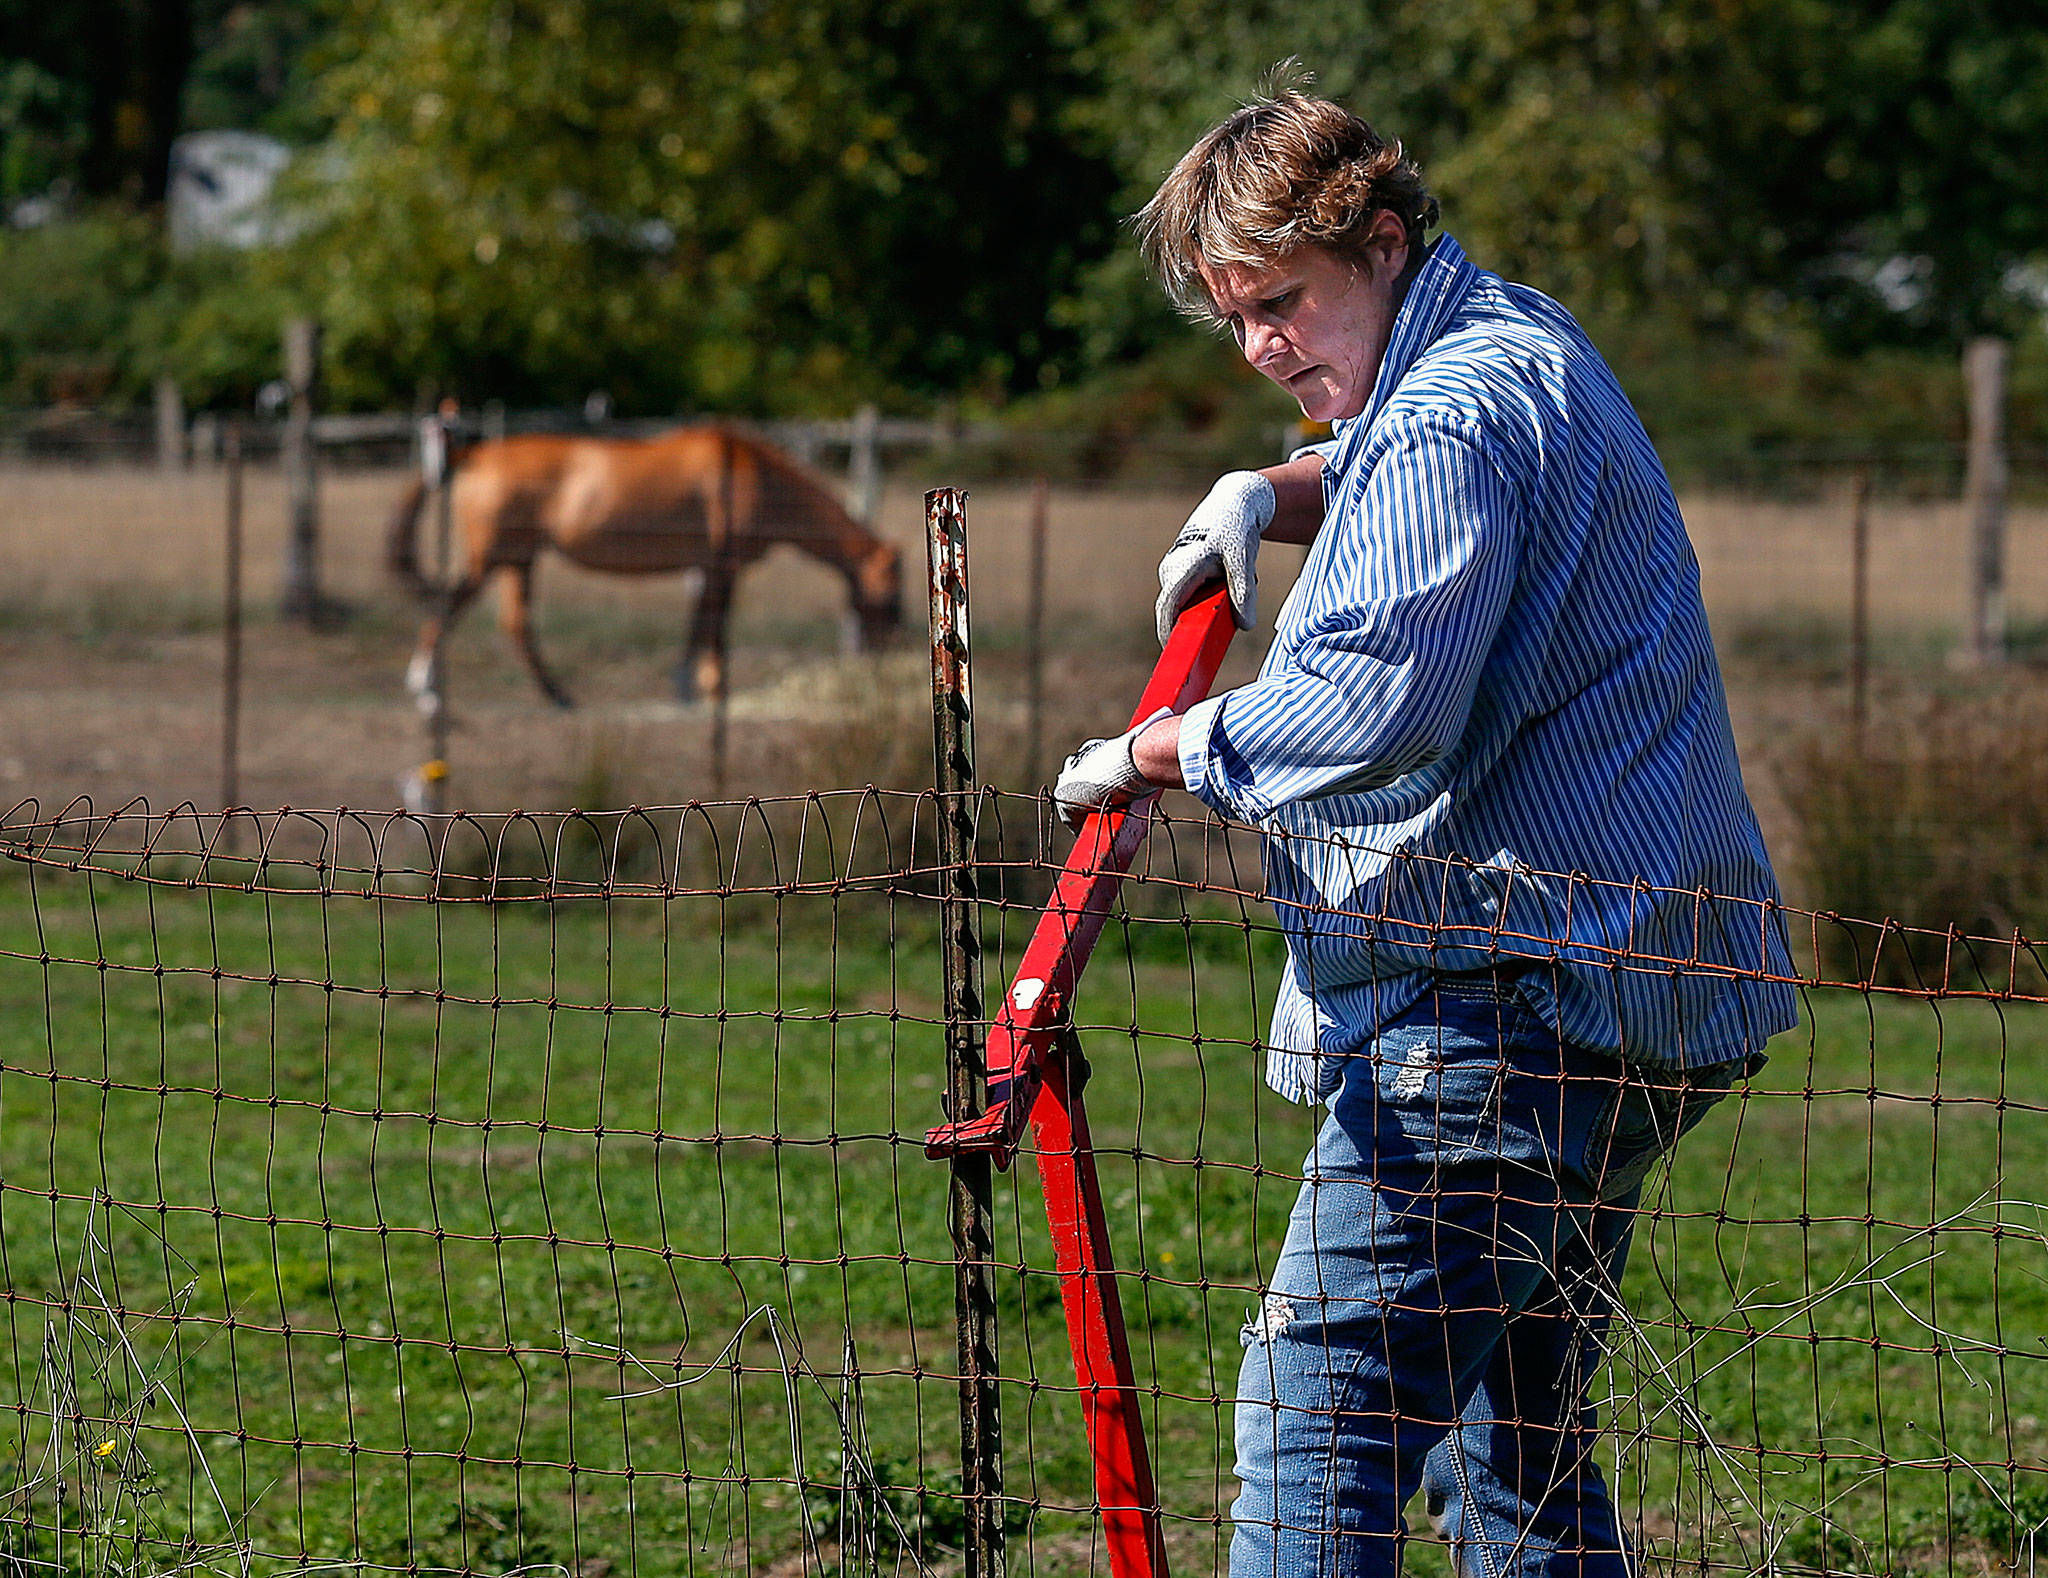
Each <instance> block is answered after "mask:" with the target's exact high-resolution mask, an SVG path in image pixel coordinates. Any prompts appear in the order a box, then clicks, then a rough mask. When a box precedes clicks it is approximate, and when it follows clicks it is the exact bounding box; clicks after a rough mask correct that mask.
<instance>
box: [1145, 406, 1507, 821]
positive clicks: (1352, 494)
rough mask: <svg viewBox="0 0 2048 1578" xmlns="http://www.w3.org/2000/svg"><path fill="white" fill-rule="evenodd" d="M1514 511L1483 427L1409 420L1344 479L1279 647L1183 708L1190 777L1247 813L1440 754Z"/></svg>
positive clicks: (1200, 790) (1491, 617)
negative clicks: (1238, 681) (1250, 672)
mask: <svg viewBox="0 0 2048 1578" xmlns="http://www.w3.org/2000/svg"><path fill="white" fill-rule="evenodd" d="M1521 520H1522V510H1521V508H1520V505H1519V503H1518V501H1517V499H1516V496H1515V492H1514V489H1513V488H1512V487H1511V486H1510V484H1509V483H1508V481H1507V480H1506V478H1504V477H1503V476H1502V474H1501V472H1500V470H1499V469H1498V467H1496V466H1495V465H1494V463H1493V462H1492V461H1491V460H1490V459H1489V458H1488V457H1487V455H1486V454H1485V453H1484V452H1483V451H1482V450H1481V448H1480V445H1479V442H1478V436H1477V434H1476V432H1474V431H1470V430H1467V429H1465V428H1464V427H1462V426H1460V425H1457V424H1454V423H1451V422H1447V421H1444V420H1441V419H1436V420H1430V419H1423V420H1411V421H1410V422H1409V423H1408V424H1407V425H1406V426H1405V427H1404V428H1403V429H1402V430H1401V431H1400V432H1398V433H1397V434H1396V435H1395V436H1394V437H1393V439H1392V440H1391V442H1390V443H1389V445H1388V447H1387V448H1386V450H1385V451H1384V452H1383V453H1382V454H1381V455H1380V456H1379V457H1378V460H1377V462H1376V463H1375V464H1374V465H1373V466H1372V468H1371V470H1370V471H1369V473H1367V474H1366V475H1365V476H1364V477H1362V478H1358V477H1346V478H1344V479H1342V480H1341V481H1340V483H1339V485H1338V489H1337V497H1336V500H1335V502H1334V503H1333V505H1332V508H1331V512H1330V519H1329V522H1328V524H1326V525H1325V526H1324V528H1323V531H1322V533H1321V534H1320V538H1321V539H1324V540H1319V541H1318V543H1317V552H1316V553H1315V554H1314V555H1312V556H1311V560H1310V564H1309V566H1308V570H1307V574H1308V576H1309V577H1310V578H1311V579H1309V580H1308V581H1307V582H1306V583H1305V584H1304V585H1303V586H1300V587H1297V589H1296V596H1297V597H1301V598H1303V599H1304V601H1303V602H1302V603H1301V605H1300V606H1299V607H1298V608H1293V609H1290V613H1289V617H1288V628H1287V629H1286V630H1284V631H1283V632H1282V640H1283V643H1284V644H1283V648H1282V651H1281V655H1280V660H1279V661H1277V662H1275V663H1273V664H1271V665H1269V667H1268V671H1267V673H1265V674H1264V675H1262V676H1261V677H1260V678H1259V679H1258V680H1257V681H1256V682H1254V683H1253V684H1250V685H1246V686H1243V687H1241V688H1239V689H1237V690H1232V691H1226V692H1225V693H1224V694H1223V695H1221V696H1216V697H1212V698H1210V699H1209V700H1208V701H1205V702H1201V703H1198V704H1197V705H1195V706H1194V707H1191V708H1190V709H1189V710H1188V712H1187V714H1186V716H1185V717H1184V718H1183V719H1182V722H1181V733H1180V757H1181V773H1182V777H1183V779H1184V781H1185V782H1186V783H1187V785H1188V787H1189V789H1190V790H1192V791H1193V792H1194V793H1195V794H1196V795H1197V796H1199V797H1200V798H1201V799H1202V800H1203V801H1204V802H1205V803H1207V804H1208V805H1210V806H1212V807H1214V808H1215V809H1216V810H1217V811H1220V812H1222V813H1223V814H1224V815H1226V816H1231V817H1236V818H1238V819H1240V820H1245V821H1250V820H1254V819H1256V818H1258V817H1260V816H1263V815H1265V814H1266V813H1268V812H1270V811H1272V810H1274V809H1275V808H1276V807H1279V806H1282V805H1285V804H1287V803H1289V802H1291V801H1295V800H1306V799H1311V798H1314V797H1316V796H1319V795H1331V794H1342V793H1350V792H1356V791H1359V790H1364V789H1372V788H1377V787H1379V786H1381V785H1383V784H1388V783H1392V782H1393V781H1394V780H1395V779H1397V778H1400V777H1401V776H1403V775H1404V774H1406V773H1410V772H1413V771H1415V770H1416V769H1417V768H1420V767H1424V766H1427V765H1428V764H1429V763H1431V762H1433V761H1435V760H1436V759H1437V758H1438V757H1439V756H1441V755H1443V754H1444V753H1445V752H1446V751H1448V750H1449V749H1450V748H1451V747H1452V746H1453V745H1455V744H1456V743H1457V741H1458V738H1459V736H1460V735H1461V734H1462V733H1463V732H1464V726H1465V719H1466V717H1467V715H1468V714H1469V712H1470V711H1471V707H1472V695H1473V691H1474V689H1475V688H1476V686H1477V685H1478V682H1479V675H1480V672H1481V670H1482V669H1483V668H1484V666H1485V663H1486V656H1487V653H1488V652H1489V651H1490V650H1491V649H1492V647H1493V642H1494V636H1495V633H1496V631H1497V630H1498V629H1499V626H1500V621H1501V616H1502V614H1503V612H1504V610H1505V609H1506V607H1507V602H1508V597H1509V594H1510V592H1511V591H1512V589H1513V586H1514V581H1515V572H1516V567H1517V564H1518V562H1519V557H1520V537H1521ZM1318 561H1320V562H1318ZM1291 601H1292V599H1290V602H1291Z"/></svg>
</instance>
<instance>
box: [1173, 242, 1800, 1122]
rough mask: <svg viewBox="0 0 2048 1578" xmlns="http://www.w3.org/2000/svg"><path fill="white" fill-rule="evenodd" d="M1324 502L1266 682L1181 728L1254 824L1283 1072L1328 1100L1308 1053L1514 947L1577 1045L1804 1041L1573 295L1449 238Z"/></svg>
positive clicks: (1223, 804) (1761, 856) (1631, 431)
mask: <svg viewBox="0 0 2048 1578" xmlns="http://www.w3.org/2000/svg"><path fill="white" fill-rule="evenodd" d="M1323 487H1324V498H1325V503H1326V510H1325V514H1324V520H1323V526H1322V529H1321V531H1320V532H1319V533H1318V534H1317V536H1316V540H1315V543H1314V546H1313V547H1312V548H1311V549H1310V551H1309V555H1308V560H1307V563H1306V564H1305V566H1304V567H1303V570H1302V574H1301V577H1300V580H1299V581H1298V582H1297V583H1296V585H1295V588H1294V591H1293V592H1292V594H1291V595H1290V596H1289V597H1288V599H1287V601H1286V604H1285V605H1284V606H1283V607H1282V608H1281V610H1280V615H1279V621H1278V626H1277V629H1276V631H1275V635H1274V641H1273V646H1272V649H1271V651H1270V652H1269V653H1268V655H1267V658H1266V662H1265V666H1264V668H1263V669H1262V670H1261V672H1260V675H1259V678H1258V679H1257V680H1256V681H1254V682H1253V683H1252V684H1249V685H1246V686H1243V687H1242V688H1240V689H1237V690H1234V691H1229V692H1226V693H1225V694H1223V695H1221V696H1216V697H1212V698H1211V699H1209V700H1208V701H1205V702H1202V703H1200V704H1198V705H1196V706H1194V707H1192V708H1190V709H1189V710H1188V713H1187V715H1186V717H1185V719H1184V720H1183V722H1182V726H1181V736H1180V740H1181V746H1180V754H1181V769H1182V772H1183V774H1184V775H1185V778H1186V781H1187V783H1188V785H1189V787H1190V788H1191V789H1192V790H1193V792H1194V793H1195V794H1197V795H1198V796H1200V797H1201V799H1202V800H1203V801H1205V802H1206V803H1207V804H1208V805H1210V806H1212V807H1214V808H1215V809H1216V810H1217V811H1219V812H1221V813H1222V814H1224V815H1225V816H1229V817H1234V818H1237V819H1239V820H1241V821H1247V822H1256V823H1258V824H1259V825H1260V826H1262V827H1263V828H1264V829H1265V830H1266V832H1267V835H1268V837H1267V842H1266V882H1267V891H1268V894H1269V896H1270V898H1271V899H1272V901H1273V903H1274V905H1275V906H1276V909H1277V911H1278V913H1279V916H1280V920H1281V924H1282V926H1283V928H1284V929H1285V932H1286V935H1287V941H1288V970H1287V974H1286V977H1285V979H1284V980H1283V982H1282V986H1281V994H1280V1001H1279V1003H1278V1004H1276V1007H1275V1011H1274V1026H1273V1031H1272V1034H1271V1037H1270V1039H1271V1041H1272V1044H1273V1047H1274V1054H1273V1057H1272V1060H1271V1063H1270V1065H1269V1069H1268V1079H1269V1081H1270V1082H1271V1083H1272V1084H1273V1086H1274V1087H1275V1088H1276V1089H1278V1090H1280V1091H1281V1092H1282V1093H1283V1094H1286V1095H1289V1096H1292V1097H1294V1098H1295V1099H1298V1100H1299V1099H1308V1098H1309V1097H1311V1096H1313V1095H1315V1094H1316V1093H1318V1092H1319V1091H1325V1090H1327V1089H1328V1088H1330V1087H1331V1085H1333V1084H1334V1076H1335V1074H1336V1068H1335V1066H1334V1063H1329V1062H1326V1063H1325V1064H1324V1066H1323V1067H1321V1068H1318V1067H1317V1066H1316V1061H1315V1059H1314V1057H1313V1056H1312V1055H1296V1054H1312V1053H1314V1052H1317V1051H1319V1052H1320V1053H1321V1054H1322V1055H1323V1057H1324V1058H1325V1059H1326V1060H1327V1059H1334V1058H1336V1057H1340V1056H1343V1055H1345V1054H1349V1053H1353V1052H1357V1051H1360V1050H1362V1049H1366V1048H1369V1046H1370V1044H1371V1042H1372V1038H1373V1036H1374V1033H1375V1032H1376V1031H1377V1029H1378V1027H1379V1026H1380V1025H1381V1024H1382V1023H1384V1022H1385V1021H1387V1020H1388V1019H1390V1018H1392V1017H1393V1016H1394V1015H1396V1014H1398V1013H1400V1012H1402V1011H1403V1010H1404V1009H1406V1008H1407V1007H1408V1006H1410V1005H1411V1004H1412V1003H1414V1002H1415V1000H1416V999H1417V998H1418V997H1419V996H1420V995H1421V994H1422V992H1423V990H1424V989H1425V988H1426V987H1427V985H1428V982H1429V980H1430V975H1431V972H1433V971H1434V972H1445V971H1456V970H1472V969H1482V968H1486V967H1488V966H1489V965H1492V964H1495V963H1498V962H1501V961H1502V960H1527V961H1530V962H1531V963H1532V964H1534V965H1536V966H1537V967H1535V968H1533V969H1531V970H1530V971H1529V972H1528V973H1527V974H1525V975H1523V976H1522V977H1521V983H1522V984H1521V987H1520V989H1521V991H1522V992H1524V993H1525V994H1526V995H1528V996H1529V997H1531V998H1532V999H1534V1000H1533V1001H1532V1003H1531V1006H1532V1007H1534V1008H1535V1009H1536V1010H1537V1011H1538V1012H1541V1013H1542V1014H1543V1015H1544V1017H1545V1018H1546V1019H1547V1020H1549V1021H1550V1022H1551V1023H1553V1024H1554V1025H1555V1026H1556V1027H1557V1028H1558V1030H1559V1032H1560V1033H1561V1034H1562V1035H1563V1036H1564V1038H1565V1039H1566V1040H1568V1041H1571V1042H1573V1043H1575V1044H1577V1045H1579V1046H1582V1047H1586V1048H1589V1049H1593V1050H1597V1051H1606V1052H1610V1053H1613V1054H1615V1055H1617V1056H1621V1057H1624V1058H1626V1059H1628V1060H1630V1061H1632V1062H1638V1063H1651V1064H1660V1065H1664V1066H1672V1065H1680V1066H1688V1067H1696V1066H1699V1065H1701V1064H1705V1063H1714V1062H1720V1061H1723V1060H1726V1059H1731V1058H1736V1057H1741V1056H1743V1055H1745V1054H1747V1053H1749V1052H1752V1051H1755V1050H1756V1049H1758V1048H1759V1047H1761V1046H1762V1045H1763V1043H1764V1042H1765V1041H1766V1040H1768V1039H1769V1038H1770V1036H1771V1035H1773V1034H1775V1033H1776V1032H1777V1031H1779V1030H1782V1029H1785V1028H1787V1027H1789V1026H1790V1025H1791V1024H1792V1023H1793V1022H1794V1020H1795V1017H1796V1015H1795V1007H1794V995H1793V992H1792V990H1791V988H1790V987H1789V986H1788V985H1786V984H1784V979H1783V978H1784V977H1786V976H1788V975H1790V974H1791V962H1790V956H1789V954H1788V952H1787V949H1786V945H1785V938H1784V931H1783V924H1782V920H1781V918H1780V917H1779V915H1778V913H1777V908H1776V906H1777V900H1778V889H1777V883H1776V879H1775V878H1774V877H1773V876H1772V873H1771V866H1770V859H1769V856H1768V855H1767V854H1766V853H1765V851H1764V845H1763V838H1762V835H1761V834H1760V833H1759V832H1758V829H1757V824H1756V815H1755V813H1754V811H1753V810H1752V809H1751V807H1750V803H1749V799H1748V796H1747V795H1746V794H1745V793H1744V791H1743V787H1742V776H1741V770H1740V768H1739V766H1738V764H1737V762H1736V756H1735V742H1734V737H1733V734H1732V733H1731V731H1730V729H1729V725H1728V707H1727V701H1726V698H1725V697H1724V695H1723V692H1722V687H1721V674H1720V670H1719V667H1718V666H1717V664H1716V663H1715V660H1714V652H1713V646H1712V643H1711V640H1710V638H1709V635H1708V631H1707V620H1706V612H1705V609H1704V607H1703V605H1702V604H1701V601H1700V588H1699V565H1698V562H1697V561H1696V560H1695V559H1694V557H1693V553H1692V547H1691V544H1690V543H1689V542H1688V541H1687V540H1686V535H1685V525H1684V522H1683V521H1682V520H1681V519H1680V518H1679V513H1678V504H1677V501H1676V500H1675V499H1674V498H1673V497H1672V493H1671V487H1670V484H1669V483H1668V482H1667V481H1666V479H1665V476H1664V470H1663V466H1662V465H1661V463H1660V462H1659V461H1658V459H1657V456H1656V453H1655V451H1654V450H1653V449H1652V448H1651V446H1650V441H1649V438H1648V437H1647V435H1646V434H1645V433H1644V432H1643V428H1642V424H1641V423H1640V422H1639V421H1638V420H1637V418H1636V415H1635V412H1634V410H1633V409H1632V408H1631V407H1630V405H1629V403H1628V400H1627V397H1626V396H1624V395H1623V393H1622V391H1621V387H1620V385H1619V384H1617V383H1616V382H1615V379H1614V375H1613V374H1612V373H1611V372H1610V371H1609V370H1608V368H1607V365H1606V363H1605V362H1603V361H1602V360H1601V359H1600V355H1599V353H1598V352H1597V351H1595V350H1594V349H1593V346H1592V344H1591V342H1590V341H1588V340H1587V338H1586V336H1585V334H1584V332H1583V331H1582V330H1581V329H1580V328H1579V326H1578V325H1577V324H1576V323H1575V322H1574V321H1573V320H1572V318H1571V316H1570V314H1568V313H1567V312H1565V310H1564V309H1563V308H1562V307H1560V306H1558V305H1557V303H1555V302H1553V301H1551V300H1550V299H1549V298H1548V297H1546V296H1544V295H1542V294H1541V293H1540V292H1537V291H1534V290H1531V289H1528V288H1527V287H1525V286H1521V285H1514V284H1510V283H1508V282H1507V281H1505V280H1503V279H1501V278H1500V277H1499V276H1498V275H1496V274H1491V273H1488V272H1485V271H1483V270H1481V269H1479V268H1477V267H1475V266H1474V265H1473V264H1472V263H1471V262H1469V261H1468V260H1467V259H1466V257H1465V255H1464V253H1463V252H1462V251H1461V250H1460V249H1459V247H1458V245H1457V243H1456V242H1455V241H1453V240H1452V239H1451V238H1450V237H1449V236H1444V237H1442V238H1440V239H1439V240H1438V242H1437V244H1436V246H1435V248H1434V250H1433V251H1432V253H1431V254H1430V256H1429V258H1428V260H1427V261H1426V262H1425V263H1424V264H1423V266H1422V268H1421V269H1420V270H1419V271H1418V272H1417V274H1416V277H1415V279H1414V281H1413V282H1412V284H1411V285H1410V287H1409V290H1408V295H1407V297H1406V299H1405V300H1404V301H1403V303H1402V305H1401V308H1400V310H1399V313H1398V314H1397V316H1396V318H1395V322H1394V328H1393V333H1392V338H1391V341H1390V343H1389V344H1388V347H1387V353H1386V357H1385V359H1384V360H1383V361H1382V363H1381V365H1380V369H1379V376H1378V379H1377V381H1376V382H1375V384H1374V386H1373V392H1372V398H1371V400H1370V402H1369V403H1368V404H1367V406H1366V408H1365V410H1364V411H1363V412H1362V413H1361V414H1360V415H1359V416H1358V417H1356V418H1354V419H1352V420H1350V421H1347V422H1343V423H1340V424H1338V427H1337V430H1336V438H1335V442H1334V444H1333V445H1332V446H1331V448H1330V451H1329V453H1328V454H1327V455H1326V457H1325V461H1324V469H1323ZM1545 962H1547V963H1548V964H1549V965H1550V966H1551V967H1550V968H1544V967H1542V965H1543V964H1544V963H1545ZM1766 977H1777V978H1778V979H1776V980H1771V979H1766ZM1290 1049H1291V1051H1290Z"/></svg>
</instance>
